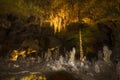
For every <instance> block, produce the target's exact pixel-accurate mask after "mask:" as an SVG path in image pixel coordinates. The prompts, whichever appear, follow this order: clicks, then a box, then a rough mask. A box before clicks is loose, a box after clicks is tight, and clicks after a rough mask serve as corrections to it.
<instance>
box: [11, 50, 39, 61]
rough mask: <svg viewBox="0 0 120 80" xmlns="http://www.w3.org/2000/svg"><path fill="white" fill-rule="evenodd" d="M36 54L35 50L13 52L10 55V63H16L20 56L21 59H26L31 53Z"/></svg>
mask: <svg viewBox="0 0 120 80" xmlns="http://www.w3.org/2000/svg"><path fill="white" fill-rule="evenodd" d="M34 52H37V50H34V49H31V48H28V50H13V51H12V53H11V58H10V60H11V61H17V59H18V57H19V56H22V57H23V58H25V57H26V55H29V54H31V53H34Z"/></svg>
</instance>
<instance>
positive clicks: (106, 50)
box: [103, 46, 112, 63]
mask: <svg viewBox="0 0 120 80" xmlns="http://www.w3.org/2000/svg"><path fill="white" fill-rule="evenodd" d="M103 54H104V61H105V62H106V63H111V61H110V56H111V54H112V51H111V50H110V49H109V48H108V47H107V46H104V47H103Z"/></svg>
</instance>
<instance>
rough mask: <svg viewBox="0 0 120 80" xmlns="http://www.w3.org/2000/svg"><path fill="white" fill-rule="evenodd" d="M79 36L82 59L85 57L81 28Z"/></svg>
mask: <svg viewBox="0 0 120 80" xmlns="http://www.w3.org/2000/svg"><path fill="white" fill-rule="evenodd" d="M79 37H80V60H82V59H83V47H82V35H81V30H80V32H79Z"/></svg>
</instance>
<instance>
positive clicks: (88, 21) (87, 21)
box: [82, 17, 93, 25]
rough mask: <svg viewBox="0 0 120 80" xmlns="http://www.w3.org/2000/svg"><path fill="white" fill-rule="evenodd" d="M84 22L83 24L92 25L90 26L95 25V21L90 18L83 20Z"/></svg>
mask: <svg viewBox="0 0 120 80" xmlns="http://www.w3.org/2000/svg"><path fill="white" fill-rule="evenodd" d="M82 21H83V23H86V24H90V25H92V24H93V21H92V20H91V19H90V18H87V17H85V18H83V19H82Z"/></svg>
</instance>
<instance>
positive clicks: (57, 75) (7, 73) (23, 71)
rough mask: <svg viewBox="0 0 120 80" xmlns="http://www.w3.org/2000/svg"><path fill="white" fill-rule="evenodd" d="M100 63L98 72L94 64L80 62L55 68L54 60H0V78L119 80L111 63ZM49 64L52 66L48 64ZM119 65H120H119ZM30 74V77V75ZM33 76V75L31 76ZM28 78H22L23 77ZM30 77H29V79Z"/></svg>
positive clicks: (2, 79) (19, 79)
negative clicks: (84, 64)
mask: <svg viewBox="0 0 120 80" xmlns="http://www.w3.org/2000/svg"><path fill="white" fill-rule="evenodd" d="M97 63H99V64H100V72H96V71H95V70H94V69H95V64H94V65H92V64H91V65H89V68H86V66H84V67H81V66H80V65H81V63H80V62H79V61H77V62H76V63H75V65H76V67H77V69H75V68H74V67H73V66H70V65H65V64H61V65H62V67H63V68H57V67H56V68H57V70H55V69H54V68H53V67H55V65H56V63H55V61H53V60H51V61H45V60H38V61H34V60H30V59H29V60H22V61H20V60H18V61H15V62H13V61H9V60H1V61H0V79H1V80H13V78H14V80H32V78H35V80H42V79H38V78H39V77H40V76H41V77H44V76H45V78H46V79H47V80H119V78H118V77H119V74H118V73H119V72H120V71H117V70H116V68H115V67H116V66H115V65H113V64H106V63H105V62H104V61H97ZM48 64H50V65H51V66H52V67H50V66H48ZM119 67H120V66H119ZM30 76H31V77H30ZM33 76H34V77H33ZM27 77H28V78H29V79H23V78H27ZM30 78H31V79H30Z"/></svg>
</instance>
